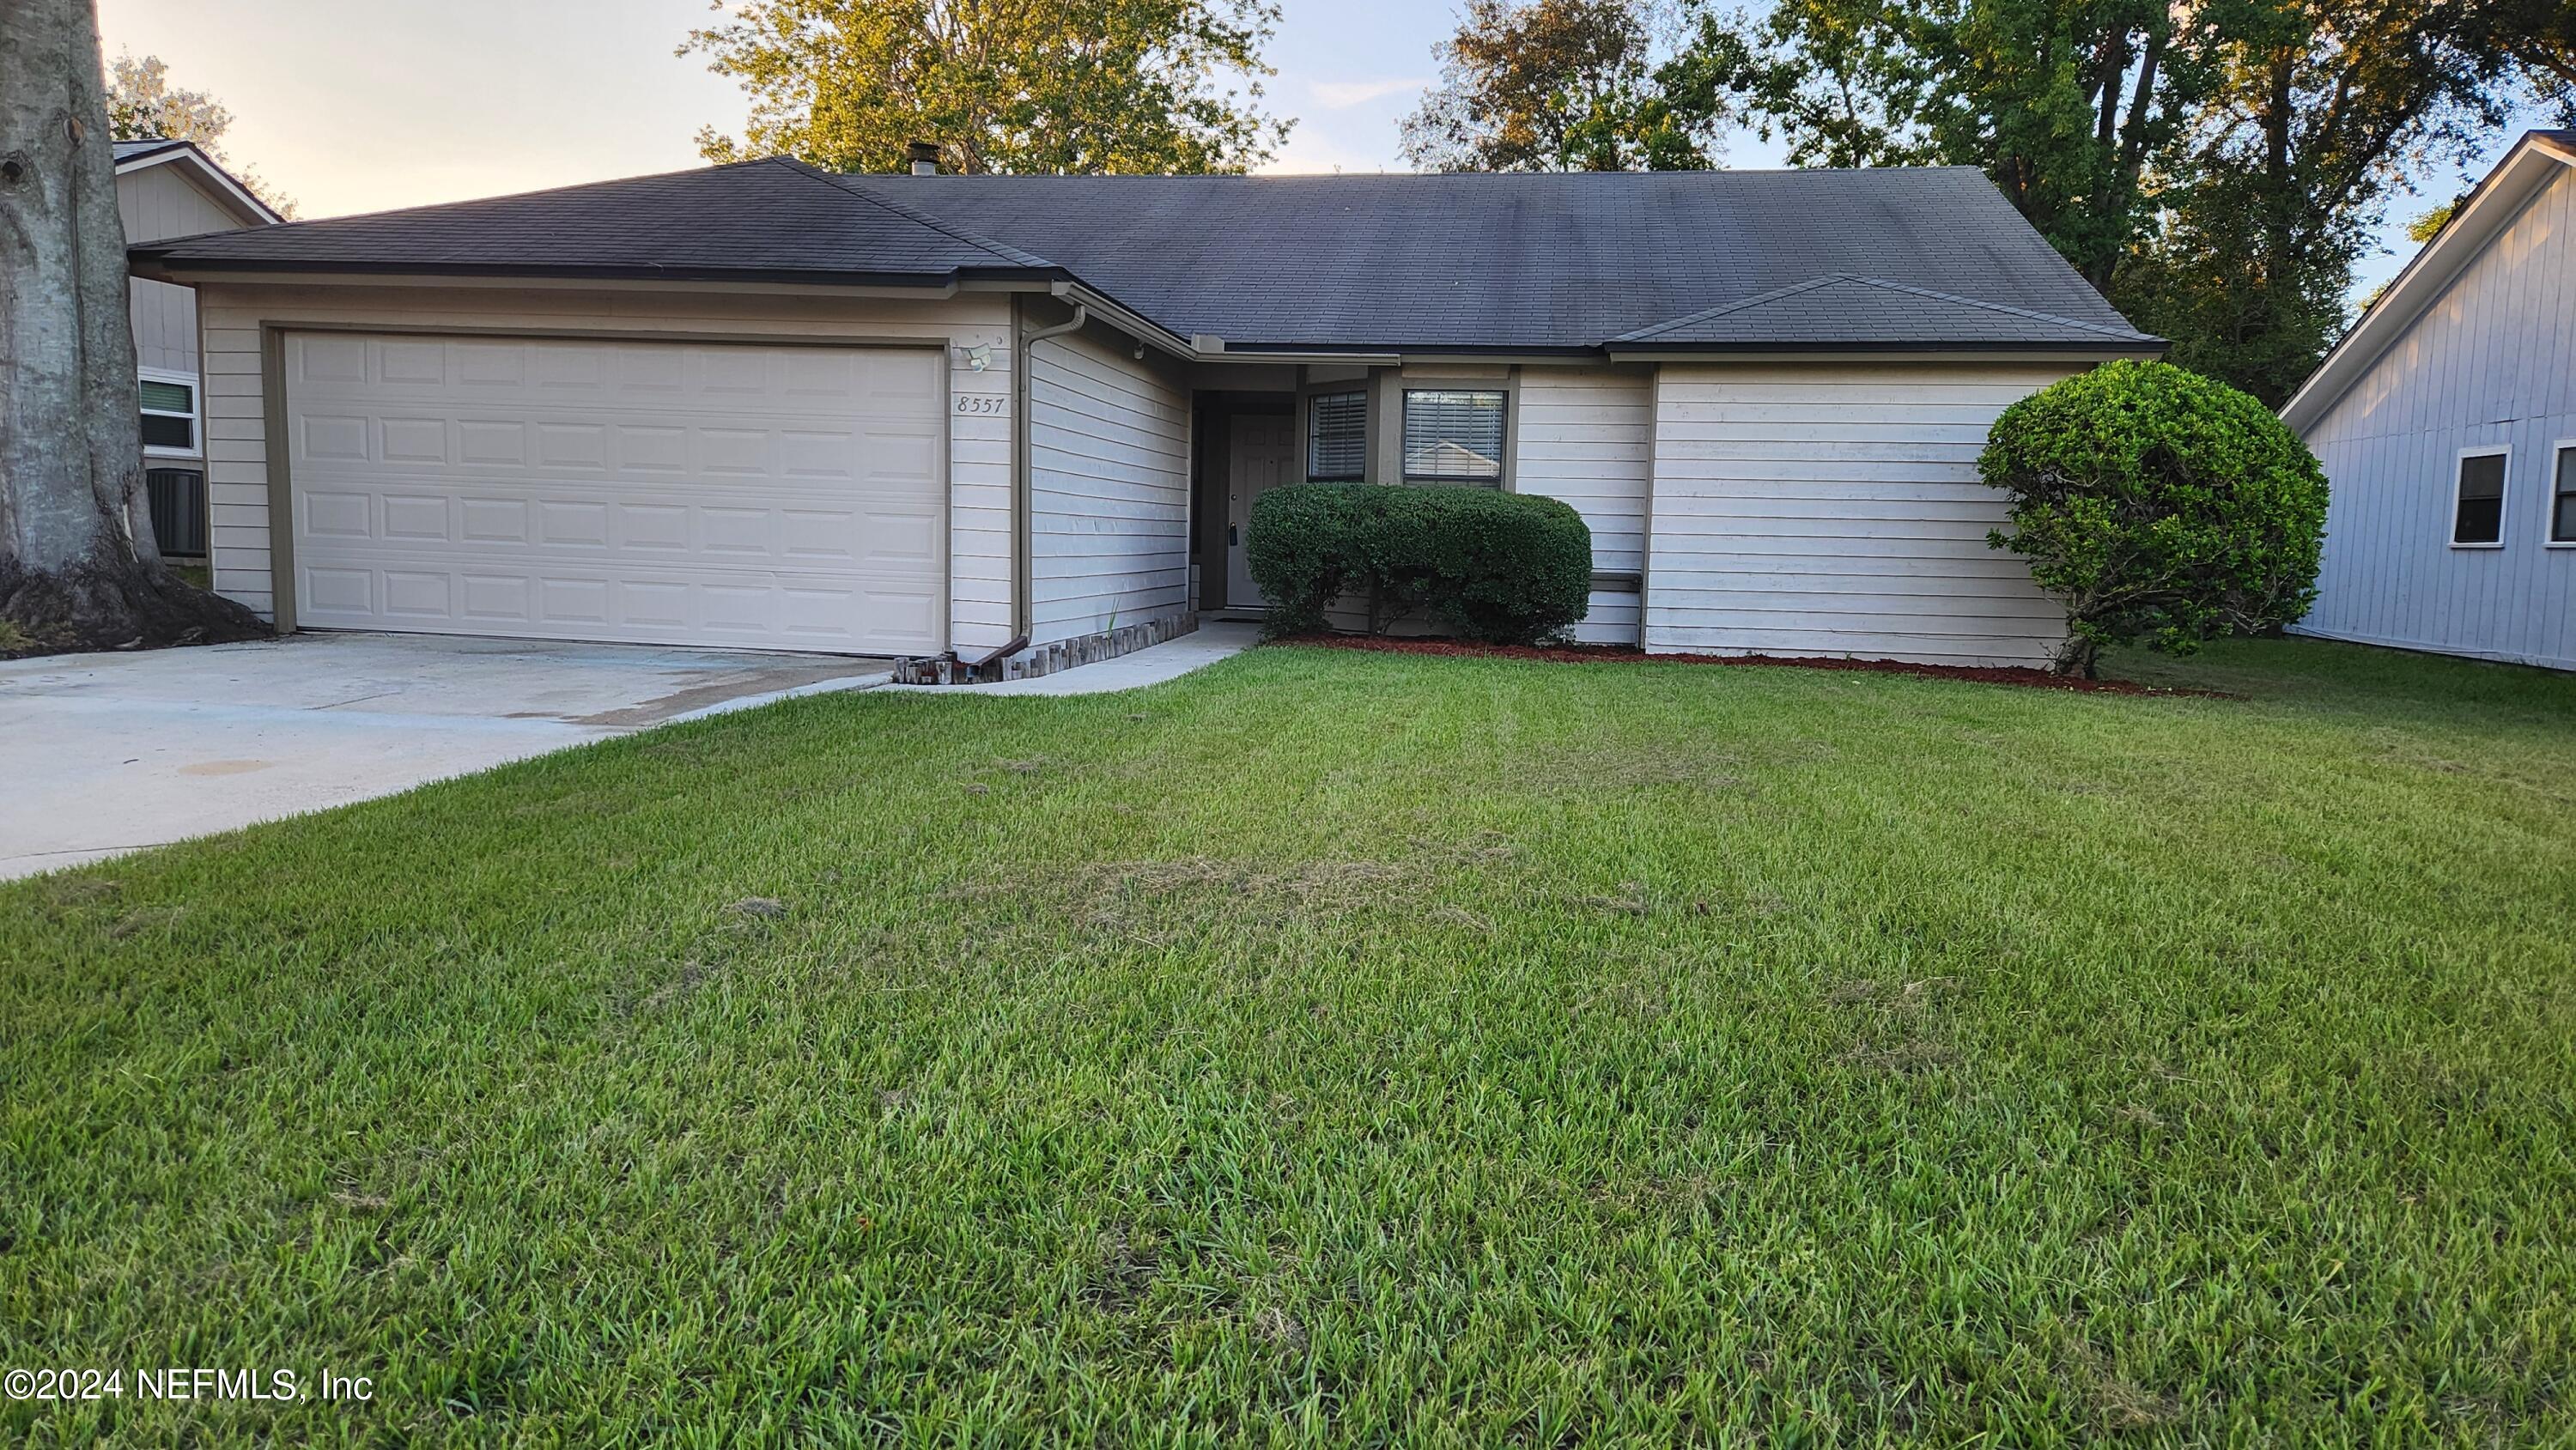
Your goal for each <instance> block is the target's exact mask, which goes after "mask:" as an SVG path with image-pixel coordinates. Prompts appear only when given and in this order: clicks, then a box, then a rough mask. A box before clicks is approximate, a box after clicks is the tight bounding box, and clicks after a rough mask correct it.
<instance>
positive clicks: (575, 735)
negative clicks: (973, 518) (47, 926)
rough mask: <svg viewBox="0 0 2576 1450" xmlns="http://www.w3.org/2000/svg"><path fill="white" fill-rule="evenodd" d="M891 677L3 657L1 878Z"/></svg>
mask: <svg viewBox="0 0 2576 1450" xmlns="http://www.w3.org/2000/svg"><path fill="white" fill-rule="evenodd" d="M882 663H883V662H882V661H875V660H864V659H849V658H842V657H838V656H830V655H783V654H756V653H744V652H740V651H733V650H704V649H677V648H664V647H659V646H650V645H593V644H555V643H543V642H535V641H522V640H494V639H455V638H442V637H439V636H435V635H381V634H303V635H290V636H288V637H287V638H285V639H281V640H270V641H262V642H260V643H257V644H239V645H215V646H210V647H207V648H202V649H169V650H151V651H138V652H136V653H133V654H84V655H54V656H49V657H46V658H42V659H31V660H15V661H9V662H0V776H5V778H6V779H7V781H8V787H7V789H5V790H0V879H7V878H9V877H14V876H26V875H31V874H33V873H35V872H38V871H50V870H53V869H55V868H57V867H63V866H73V865H78V864H80V863H81V862H84V861H94V860H97V859H99V858H101V857H105V856H114V855H119V854H122V853H123V852H127V851H135V850H141V849H143V848H144V847H147V846H158V845H163V844H166V843H168V842H171V841H177V840H184V839H186V838H187V837H190V836H201V835H205V834H207V833H209V832H212V831H227V830H232V829H234V828H236V827H240V826H247V825H250V824H253V823H254V822H258V821H265V820H274V819H276V818H278V817H280V816H292V815H300V814H302V813H304V812H306V811H318V810H323V809H326V808H328V807H331V806H337V805H345V804H347V803H349V802H351V801H359V800H366V799H368V798H370V797H372V796H380V795H391V794H393V793H394V792H396V791H402V790H409V789H410V788H411V787H413V786H416V785H420V784H422V783H424V782H427V781H432V780H438V779H441V778H443V777H446V776H451V775H465V774H469V773H471V772H473V771H478V770H485V769H489V768H490V767H492V766H495V765H499V764H502V763H503V762H505V761H511V760H520V759H524V758H526V757H528V756H531V755H543V754H545V753H546V752H548V751H553V750H561V749H564V748H565V747H567V746H573V745H581V744H585V743H587V742H590V741H593V740H604V739H607V738H609V737H611V736H616V735H626V734H631V733H633V732H634V731H637V730H643V729H647V728H650V727H652V726H655V725H661V724H667V723H669V722H671V721H674V720H687V719H695V718H697V717H699V716H702V715H709V714H714V713H717V712H719V711H725V710H736V709H744V708H748V707H750V706H753V705H760V704H766V703H768V702H769V701H772V700H777V699H783V698H785V697H787V696H790V695H802V694H811V693H815V692H818V691H823V690H840V689H864V688H866V687H868V686H871V685H876V684H881V683H883V682H884V681H885V679H886V674H885V672H884V670H883V669H882V668H880V666H881V665H882Z"/></svg>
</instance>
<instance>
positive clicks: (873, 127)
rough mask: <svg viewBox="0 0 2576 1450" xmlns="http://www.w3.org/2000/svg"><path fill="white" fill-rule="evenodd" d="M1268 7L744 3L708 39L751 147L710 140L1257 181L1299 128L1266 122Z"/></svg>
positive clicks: (859, 161)
mask: <svg viewBox="0 0 2576 1450" xmlns="http://www.w3.org/2000/svg"><path fill="white" fill-rule="evenodd" d="M1278 19H1279V11H1278V7H1277V6H1276V5H1274V4H1271V3H1268V0H734V3H733V4H732V6H731V8H730V10H729V11H728V12H727V18H726V19H725V21H724V22H723V23H721V24H717V25H712V26H708V27H705V28H702V29H698V30H693V31H691V32H690V33H689V38H688V40H687V42H686V43H685V44H683V45H682V46H681V47H680V53H681V54H683V55H687V54H690V53H692V52H697V53H701V54H704V55H705V56H706V57H707V58H708V64H709V65H710V66H711V67H712V68H713V69H714V70H715V71H716V72H717V73H718V74H721V75H727V76H731V77H733V78H734V79H735V80H737V81H739V82H741V84H742V87H743V89H744V90H745V91H746V92H747V93H748V94H749V95H750V97H751V118H750V124H749V126H748V128H747V130H746V132H745V134H744V136H743V137H742V138H741V139H740V140H736V139H735V138H733V137H731V136H724V135H719V134H717V133H716V132H715V131H714V129H713V128H708V129H705V130H702V131H700V132H699V134H698V145H699V150H700V151H701V152H703V153H704V154H705V156H706V157H707V159H709V160H711V161H731V160H738V159H742V158H745V157H750V156H767V155H781V154H783V155H791V156H796V157H800V158H802V159H804V160H806V161H809V162H812V163H814V164H815V165H817V166H824V167H829V168H831V169H833V170H837V171H857V172H867V171H874V172H889V171H900V170H902V169H903V167H904V165H905V163H906V155H905V149H904V148H905V146H906V145H907V143H909V142H913V141H928V142H931V143H933V144H935V145H937V146H938V148H939V155H940V161H941V164H942V166H943V168H944V169H946V170H950V171H957V172H964V173H969V174H980V173H985V172H1128V173H1174V172H1241V171H1245V170H1248V169H1250V168H1251V167H1252V166H1254V165H1257V164H1259V163H1260V162H1262V161H1266V160H1268V159H1269V158H1270V156H1271V155H1272V151H1273V148H1274V147H1276V146H1277V145H1278V144H1279V143H1280V142H1281V141H1283V140H1285V139H1286V137H1287V134H1288V128H1289V126H1290V125H1291V124H1293V123H1292V122H1288V121H1282V120H1278V119H1275V118H1273V117H1271V116H1269V115H1267V114H1265V113H1264V112H1263V111H1262V110H1261V108H1260V103H1261V99H1262V88H1261V84H1260V79H1259V78H1260V77H1262V76H1266V75H1269V74H1271V69H1270V67H1269V66H1268V65H1267V64H1266V63H1265V62H1264V61H1263V59H1262V47H1263V46H1264V45H1265V44H1266V43H1267V42H1268V41H1269V39H1270V37H1271V34H1272V32H1273V30H1274V29H1275V27H1276V26H1277V24H1278Z"/></svg>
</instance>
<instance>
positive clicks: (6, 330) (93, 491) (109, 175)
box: [0, 0, 268, 654]
mask: <svg viewBox="0 0 2576 1450" xmlns="http://www.w3.org/2000/svg"><path fill="white" fill-rule="evenodd" d="M92 3H93V0H0V654H18V653H26V652H29V651H30V650H62V649H99V648H122V647H129V646H133V645H160V644H182V643H189V642H192V641H197V640H222V639H249V638H254V637H256V636H259V635H264V634H266V633H268V627H267V626H266V625H264V624H262V623H261V622H260V621H259V619H258V617H257V616H255V615H253V614H252V613H251V612H250V611H248V610H246V609H244V608H242V607H241V606H240V605H238V604H235V603H233V602H231V601H230V600H225V599H218V598H216V597H215V596H213V595H211V594H207V593H204V592H203V591H200V590H197V589H193V588H191V587H189V586H188V585H187V584H185V583H183V582H182V581H181V580H180V579H179V578H178V577H177V576H175V575H173V574H172V573H171V572H170V570H169V568H168V566H167V565H165V564H163V563H162V562H161V554H160V550H159V549H158V548H157V547H155V545H154V543H153V540H152V523H151V517H150V513H149V502H148V499H147V497H146V495H145V492H144V488H143V440H142V436H141V423H140V419H139V416H138V414H139V409H138V404H137V401H136V394H135V370H134V333H133V331H132V326H133V324H132V323H131V321H130V320H129V319H128V317H127V313H126V306H127V302H126V291H127V288H126V272H125V226H124V223H123V222H122V221H121V220H120V219H119V218H118V216H117V210H116V158H115V150H114V147H113V146H112V145H111V144H110V143H109V140H108V130H107V103H106V90H105V83H104V81H103V79H102V77H101V74H100V67H99V47H98V15H97V12H96V11H95V9H93V8H92Z"/></svg>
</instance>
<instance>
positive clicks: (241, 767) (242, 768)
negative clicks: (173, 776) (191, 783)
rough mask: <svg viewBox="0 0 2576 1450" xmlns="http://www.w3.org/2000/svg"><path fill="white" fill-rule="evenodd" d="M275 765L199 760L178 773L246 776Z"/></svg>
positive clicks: (262, 762) (249, 761)
mask: <svg viewBox="0 0 2576 1450" xmlns="http://www.w3.org/2000/svg"><path fill="white" fill-rule="evenodd" d="M275 764H277V762H276V761H273V760H200V761H198V762H197V763H196V764H194V765H183V766H180V767H179V773H180V774H181V775H248V774H250V773H251V772H252V771H254V770H266V769H268V768H269V767H271V766H273V765H275Z"/></svg>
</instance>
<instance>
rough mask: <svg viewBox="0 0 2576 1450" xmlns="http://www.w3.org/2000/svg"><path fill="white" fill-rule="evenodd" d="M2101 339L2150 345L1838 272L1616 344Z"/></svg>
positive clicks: (2141, 337) (2141, 338)
mask: <svg viewBox="0 0 2576 1450" xmlns="http://www.w3.org/2000/svg"><path fill="white" fill-rule="evenodd" d="M2102 339H2113V340H2116V341H2119V342H2131V343H2135V342H2145V341H2148V338H2147V337H2146V335H2145V334H2144V333H2141V332H2139V331H2138V330H2137V329H2135V328H2132V327H2129V326H2128V325H2126V324H2125V323H2122V324H2112V323H2103V322H2084V321H2079V320H2077V319H2075V318H2071V317H2054V316H2051V315H2049V314H2048V313H2045V312H2033V311H2031V310H2029V309H2027V308H2022V307H2007V306H2005V305H2003V304H2002V303H1999V302H1982V301H1979V300H1977V299H1975V298H1971V297H1957V296H1953V295H1951V294H1950V293H1947V292H1935V291H1932V290H1931V289H1930V288H1926V287H1909V286H1907V285H1905V284H1904V283H1902V282H1890V281H1888V280H1887V279H1886V278H1884V277H1855V276H1852V275H1850V274H1849V273H1836V274H1835V275H1833V276H1830V277H1817V278H1813V279H1811V280H1808V281H1805V282H1801V283H1799V284H1797V285H1796V286H1794V287H1783V288H1781V289H1779V290H1778V291H1776V292H1765V293H1763V294H1761V295H1760V296H1758V297H1747V298H1745V299H1744V300H1743V301H1741V302H1730V303H1728V304H1726V305H1725V306H1723V307H1712V308H1710V309H1709V310H1707V311H1706V312H1699V313H1694V314H1692V315H1691V316H1688V317H1679V318H1675V319H1674V320H1672V321H1670V322H1664V323H1658V324H1656V325H1655V326H1653V327H1642V328H1639V329H1637V330H1636V331H1634V332H1630V333H1624V334H1622V335H1620V336H1619V337H1617V338H1615V339H1613V341H1614V342H1621V343H1634V344H1637V345H1638V346H1640V347H1648V346H1652V345H1672V344H1717V343H1732V344H1740V345H1744V346H1760V347H1771V346H1781V345H1790V346H1836V345H1844V346H1861V347H1877V346H1901V345H1905V344H1919V343H1938V344H1942V345H1945V346H1957V345H1961V344H1968V345H1990V346H1998V347H2013V346H2022V345H2030V346H2039V347H2047V346H2052V345H2056V344H2062V343H2066V342H2069V341H2078V342H2081V341H2099V340H2102Z"/></svg>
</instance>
